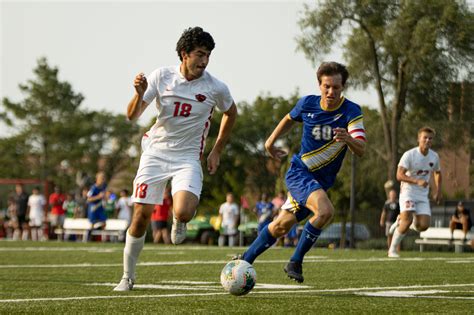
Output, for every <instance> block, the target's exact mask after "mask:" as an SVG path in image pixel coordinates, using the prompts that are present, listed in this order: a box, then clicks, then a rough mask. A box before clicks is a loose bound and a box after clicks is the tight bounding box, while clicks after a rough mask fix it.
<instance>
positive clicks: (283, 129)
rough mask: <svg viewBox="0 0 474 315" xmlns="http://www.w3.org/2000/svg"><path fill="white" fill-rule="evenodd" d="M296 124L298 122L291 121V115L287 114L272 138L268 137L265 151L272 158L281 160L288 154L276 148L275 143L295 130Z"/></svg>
mask: <svg viewBox="0 0 474 315" xmlns="http://www.w3.org/2000/svg"><path fill="white" fill-rule="evenodd" d="M295 123H296V121H294V120H293V119H291V117H290V114H287V115H286V116H285V117H283V119H282V120H280V122H279V123H278V125H277V126H276V127H275V129H274V130H273V132H272V134H271V135H270V137H268V139H267V141H265V149H266V150H267V152H268V154H269V155H270V156H271V157H272V158H274V159H277V160H281V158H282V157H284V156H285V155H287V154H288V152H286V151H284V150H282V149H281V148H278V147H275V142H276V141H277V140H278V139H279V138H280V137H281V136H283V135H285V134H287V133H288V132H289V131H290V130H291V129H292V128H293V126H294V125H295Z"/></svg>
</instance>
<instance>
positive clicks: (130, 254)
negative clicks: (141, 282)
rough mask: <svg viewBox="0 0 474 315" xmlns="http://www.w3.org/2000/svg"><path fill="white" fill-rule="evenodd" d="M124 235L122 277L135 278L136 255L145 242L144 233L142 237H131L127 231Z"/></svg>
mask: <svg viewBox="0 0 474 315" xmlns="http://www.w3.org/2000/svg"><path fill="white" fill-rule="evenodd" d="M126 234H127V236H126V237H125V248H124V249H123V278H129V279H132V280H135V268H136V266H137V261H138V255H140V252H141V251H142V249H143V245H144V244H145V236H146V233H145V234H144V235H143V236H142V237H133V236H131V235H130V234H129V233H128V230H127V233H126Z"/></svg>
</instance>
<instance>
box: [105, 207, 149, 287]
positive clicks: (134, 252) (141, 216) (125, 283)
mask: <svg viewBox="0 0 474 315" xmlns="http://www.w3.org/2000/svg"><path fill="white" fill-rule="evenodd" d="M153 208H154V205H152V204H142V203H135V205H134V208H133V218H132V223H131V224H130V227H129V228H128V230H127V233H126V236H125V248H124V250H123V276H122V280H121V281H120V283H119V284H118V285H117V287H115V289H114V291H129V290H131V289H132V288H133V284H134V282H135V270H136V266H137V261H138V256H139V255H140V252H141V251H142V249H143V245H144V244H145V236H146V229H147V227H148V224H149V223H150V219H151V214H152V212H153Z"/></svg>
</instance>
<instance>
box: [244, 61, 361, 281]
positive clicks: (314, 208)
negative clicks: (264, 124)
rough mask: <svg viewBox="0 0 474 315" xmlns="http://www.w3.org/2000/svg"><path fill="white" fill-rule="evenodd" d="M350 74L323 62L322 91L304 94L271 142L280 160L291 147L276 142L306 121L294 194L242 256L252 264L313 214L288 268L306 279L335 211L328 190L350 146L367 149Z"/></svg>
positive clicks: (293, 172)
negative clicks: (306, 265)
mask: <svg viewBox="0 0 474 315" xmlns="http://www.w3.org/2000/svg"><path fill="white" fill-rule="evenodd" d="M348 76H349V73H348V72H347V70H346V67H345V66H343V65H341V64H339V63H336V62H325V63H322V64H321V65H320V67H319V68H318V71H317V78H318V82H319V88H320V89H321V96H316V95H308V96H305V97H303V98H301V99H300V100H299V101H298V102H297V103H296V105H295V107H294V108H293V109H292V110H291V111H290V113H289V114H287V115H286V116H285V117H283V119H282V120H281V121H280V123H279V124H278V125H277V126H276V128H275V130H273V132H272V134H271V135H270V137H269V138H268V139H267V141H266V142H265V148H266V150H267V151H268V153H269V154H270V156H271V157H273V158H276V159H278V160H279V159H280V158H281V157H282V156H284V155H286V152H285V151H283V150H282V149H281V148H278V147H275V143H276V141H277V140H278V139H279V138H280V137H281V136H283V135H285V134H286V133H288V131H289V130H291V128H293V127H294V126H295V125H296V123H297V122H300V123H303V135H302V140H301V150H300V152H299V153H298V154H296V155H294V156H293V158H292V160H291V165H290V168H289V169H288V172H287V173H286V186H287V188H288V199H287V201H286V202H285V204H284V205H283V206H282V211H280V213H279V215H278V217H277V218H276V219H275V220H273V221H272V222H271V223H270V224H269V225H267V226H266V227H264V228H263V229H262V231H261V232H260V234H259V236H258V237H257V239H256V240H255V241H254V242H253V243H252V244H251V245H250V247H249V248H248V249H247V251H246V252H245V253H244V254H243V255H241V256H240V258H241V259H243V260H245V261H247V262H249V263H251V264H252V263H253V262H254V260H255V259H256V258H257V257H258V256H259V255H260V254H262V253H263V252H264V251H265V250H267V249H268V248H270V247H271V246H272V245H273V244H274V243H275V241H276V240H277V239H278V238H279V237H281V236H283V235H285V234H286V233H288V231H290V230H291V228H292V227H293V226H294V225H295V224H296V223H297V222H299V221H302V220H303V219H305V218H306V217H308V216H309V215H310V214H313V216H312V217H311V218H310V219H309V220H308V221H307V223H306V224H305V226H304V229H303V232H302V234H301V237H300V239H299V241H298V244H297V246H296V248H295V251H294V253H293V256H292V257H291V258H290V261H289V263H288V264H287V265H286V267H285V268H284V271H285V272H286V273H287V275H288V277H290V278H292V279H294V280H296V281H298V282H303V280H304V278H303V267H302V263H303V257H304V255H305V254H306V253H307V252H308V251H309V250H310V249H311V247H313V245H314V243H315V242H316V240H317V239H318V237H319V235H320V234H321V231H322V229H323V228H324V227H325V226H326V225H327V224H328V223H329V222H330V221H331V219H332V217H333V214H334V207H333V205H332V203H331V201H330V200H329V198H328V195H327V193H326V191H327V190H328V189H329V188H330V187H332V185H333V184H334V181H335V179H336V175H337V173H338V172H339V169H340V167H341V164H342V161H343V159H344V155H345V153H346V151H347V148H349V149H350V150H351V151H352V152H353V153H354V154H356V155H358V156H362V155H363V154H364V151H365V145H366V144H365V130H364V125H363V120H362V111H361V108H360V107H359V106H358V105H357V104H355V103H353V102H351V101H349V100H348V99H346V98H345V97H344V96H342V91H343V90H344V86H345V83H346V80H347V77H348Z"/></svg>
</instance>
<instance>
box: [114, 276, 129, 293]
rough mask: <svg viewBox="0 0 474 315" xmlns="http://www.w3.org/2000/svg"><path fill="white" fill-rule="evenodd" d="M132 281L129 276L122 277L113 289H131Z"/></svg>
mask: <svg viewBox="0 0 474 315" xmlns="http://www.w3.org/2000/svg"><path fill="white" fill-rule="evenodd" d="M133 285H134V281H133V280H132V279H129V278H122V280H120V283H119V284H118V285H117V286H116V287H115V288H114V291H121V292H123V291H131V290H132V289H133Z"/></svg>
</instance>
